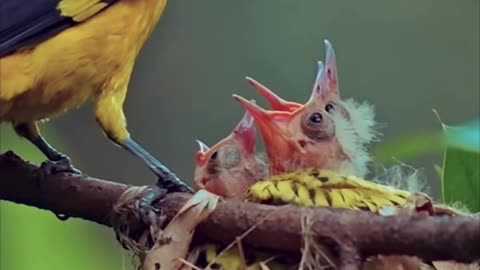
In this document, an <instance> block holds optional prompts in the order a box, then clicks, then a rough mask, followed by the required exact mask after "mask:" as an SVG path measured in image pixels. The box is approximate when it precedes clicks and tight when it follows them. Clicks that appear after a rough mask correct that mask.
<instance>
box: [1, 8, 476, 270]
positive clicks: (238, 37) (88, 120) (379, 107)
mask: <svg viewBox="0 0 480 270" xmlns="http://www.w3.org/2000/svg"><path fill="white" fill-rule="evenodd" d="M479 10H480V6H479V1H478V0H462V1H447V0H424V1H413V0H408V1H373V0H371V1H354V0H350V1H341V2H340V1H318V0H303V1H286V0H275V1H274V0H270V1H251V0H250V1H221V0H207V1H170V2H169V3H168V4H167V8H166V11H165V14H164V16H163V18H162V19H161V21H160V24H159V25H158V27H157V28H156V30H155V32H154V33H153V35H152V37H151V38H150V40H149V41H148V42H147V44H146V45H145V47H144V49H143V51H142V52H141V55H140V56H139V58H138V61H137V64H136V67H135V70H134V74H133V78H132V82H131V84H130V91H129V93H128V98H127V102H126V104H125V112H126V115H127V118H128V127H129V130H130V132H131V134H132V135H133V138H134V139H136V140H137V141H138V142H140V143H141V144H142V145H143V146H145V147H146V148H147V149H149V151H151V153H152V154H154V155H155V156H156V157H158V158H159V159H160V160H162V161H163V162H164V163H165V164H167V165H168V166H169V167H170V168H171V169H172V170H173V171H174V172H176V173H177V175H178V176H180V177H181V178H183V179H186V180H190V179H191V178H192V174H193V161H194V159H193V157H194V153H195V151H196V145H195V139H196V138H199V139H201V140H203V141H205V142H206V143H207V144H214V143H215V142H216V141H217V140H218V139H220V138H222V137H224V136H225V135H226V134H228V133H229V132H230V131H231V129H232V128H233V126H234V125H235V124H236V123H237V121H238V120H239V119H240V117H241V116H242V114H243V111H242V109H241V108H240V106H238V105H237V104H236V103H234V102H233V100H232V98H231V95H232V94H233V93H237V94H241V95H243V96H245V97H247V98H255V99H256V100H257V102H258V103H259V104H261V105H265V103H264V102H263V101H262V100H260V98H259V97H258V95H256V93H255V91H254V90H253V89H252V88H250V87H249V86H248V84H247V83H246V81H245V80H244V77H245V76H247V75H248V76H252V77H253V78H255V79H257V80H258V81H260V82H262V83H264V84H265V85H267V86H268V87H270V88H271V89H274V90H275V91H276V92H277V93H279V95H281V96H282V97H284V98H286V99H289V100H295V101H299V102H303V101H305V100H306V99H307V98H308V96H309V94H310V90H311V87H312V84H313V79H314V76H315V72H316V62H317V60H323V59H324V46H323V40H324V39H329V40H330V41H331V42H332V43H333V45H334V47H335V50H336V53H337V61H338V68H339V78H340V87H341V91H342V95H343V96H344V97H354V98H355V99H358V100H368V101H370V102H371V103H373V104H375V108H376V112H377V119H378V121H380V122H382V123H384V124H386V127H385V128H383V129H382V132H383V134H384V137H383V140H382V141H383V142H385V143H388V142H389V141H392V140H395V139H396V138H401V137H404V136H411V135H415V134H422V133H430V132H435V131H439V130H440V129H441V126H440V123H439V121H438V120H437V118H436V116H435V115H434V114H433V112H432V109H436V110H437V111H438V112H439V114H440V115H441V118H442V120H443V121H444V122H446V123H448V124H460V123H461V122H464V121H466V120H471V119H474V118H478V117H479V116H480V104H479V103H480V96H479V95H480V89H479V73H480V72H479V48H480V45H479V24H480V23H479ZM0 128H1V129H0V151H1V152H4V151H6V150H9V149H12V150H14V151H15V152H17V153H18V154H20V155H21V156H22V157H24V158H26V159H29V160H31V161H33V162H36V163H39V162H41V161H42V160H43V159H44V157H43V156H42V155H40V153H39V152H38V151H37V150H36V149H34V148H33V147H32V146H31V145H30V144H28V143H27V142H26V141H25V140H20V139H18V138H17V137H16V136H15V135H14V134H13V132H12V131H11V129H10V126H7V125H2V126H1V127H0ZM41 128H42V131H43V132H44V133H45V135H46V137H47V139H48V140H49V141H50V142H51V143H52V144H54V145H55V146H56V147H57V148H59V149H60V150H62V151H63V152H65V153H67V154H69V155H70V156H71V157H72V158H73V160H74V162H75V165H76V166H77V167H78V168H80V169H81V170H82V171H84V172H85V173H87V174H88V175H93V176H96V177H100V178H105V179H114V180H116V181H119V182H123V183H129V184H136V185H145V184H151V183H153V182H154V181H155V179H154V177H153V176H152V174H150V172H149V171H148V170H147V169H146V168H145V167H144V166H143V165H142V164H141V163H140V162H139V161H138V160H136V159H135V158H133V157H131V156H130V155H129V154H128V153H126V152H124V151H123V150H121V149H119V148H117V147H115V146H113V145H112V144H111V143H110V142H109V141H108V140H107V139H106V138H105V137H104V136H103V135H102V133H101V132H100V129H99V128H98V126H97V124H96V122H95V121H94V118H93V112H92V106H91V105H87V106H84V107H83V108H81V109H79V110H77V111H73V112H70V113H69V114H67V115H65V116H62V117H59V118H57V119H54V121H51V122H48V123H46V124H43V125H42V127H41ZM401 161H403V160H401ZM441 161H442V155H441V153H437V154H433V155H426V156H423V157H421V158H416V159H414V160H407V161H404V162H406V163H408V164H409V165H412V166H414V167H415V168H418V169H421V172H422V174H424V175H425V177H426V178H427V179H428V181H429V186H430V189H431V193H432V195H434V196H435V197H436V198H438V197H439V188H438V181H439V180H438V176H437V175H436V174H435V172H434V169H433V166H434V165H435V164H441ZM0 207H1V209H0V269H2V270H3V269H5V270H24V269H38V270H43V269H50V270H56V269H67V268H68V269H69V270H77V269H78V270H80V269H82V270H83V269H105V270H109V269H112V270H113V269H134V268H133V266H132V263H131V259H130V258H129V255H128V254H127V253H125V252H123V251H122V249H121V248H120V247H119V246H118V245H117V243H116V242H115V238H114V235H113V233H112V231H111V230H109V229H107V228H102V227H100V226H97V225H95V224H90V223H88V222H84V221H82V220H68V221H66V222H60V221H58V220H57V219H56V218H55V217H54V215H53V214H52V213H50V212H46V211H41V210H38V209H34V208H28V207H24V206H19V205H14V204H11V203H5V202H1V204H0Z"/></svg>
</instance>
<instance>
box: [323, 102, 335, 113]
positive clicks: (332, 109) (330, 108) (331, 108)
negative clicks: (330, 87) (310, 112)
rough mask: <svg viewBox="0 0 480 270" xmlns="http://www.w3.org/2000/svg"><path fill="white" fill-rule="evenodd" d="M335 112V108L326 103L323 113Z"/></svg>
mask: <svg viewBox="0 0 480 270" xmlns="http://www.w3.org/2000/svg"><path fill="white" fill-rule="evenodd" d="M334 110H335V106H333V104H332V103H328V104H327V105H326V106H325V111H327V112H328V113H331V112H333V111H334Z"/></svg>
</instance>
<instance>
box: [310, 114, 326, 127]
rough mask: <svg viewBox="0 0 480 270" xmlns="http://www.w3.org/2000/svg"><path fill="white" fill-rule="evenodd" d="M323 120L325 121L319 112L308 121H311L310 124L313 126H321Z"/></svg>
mask: <svg viewBox="0 0 480 270" xmlns="http://www.w3.org/2000/svg"><path fill="white" fill-rule="evenodd" d="M322 120H323V115H322V114H321V113H319V112H315V113H312V114H311V115H310V116H309V117H308V121H310V123H312V124H320V123H322Z"/></svg>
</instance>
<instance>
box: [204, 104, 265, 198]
mask: <svg viewBox="0 0 480 270" xmlns="http://www.w3.org/2000/svg"><path fill="white" fill-rule="evenodd" d="M197 143H198V146H199V150H198V152H197V153H196V158H195V173H194V182H195V185H196V188H197V189H201V188H202V189H206V190H208V191H210V192H212V193H214V194H217V195H220V196H222V197H225V198H238V197H242V196H243V195H244V194H245V191H246V190H247V189H248V188H249V187H250V186H251V185H252V184H253V183H255V182H256V181H257V180H260V179H263V178H265V177H266V165H265V164H264V163H263V161H262V160H261V159H259V158H258V157H257V156H256V154H255V144H256V128H255V125H254V123H253V118H252V115H251V114H250V113H249V112H245V114H244V116H243V118H242V119H241V120H240V122H239V123H238V125H237V126H236V127H235V129H234V130H233V131H232V132H231V133H230V134H229V135H228V136H227V137H225V138H223V139H222V140H220V141H219V142H217V143H216V144H215V145H214V146H213V147H211V148H209V147H208V146H207V145H206V144H204V143H203V142H201V141H200V140H197Z"/></svg>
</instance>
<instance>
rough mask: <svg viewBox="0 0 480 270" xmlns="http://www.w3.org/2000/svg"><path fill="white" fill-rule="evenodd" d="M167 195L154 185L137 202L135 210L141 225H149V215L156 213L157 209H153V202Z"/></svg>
mask: <svg viewBox="0 0 480 270" xmlns="http://www.w3.org/2000/svg"><path fill="white" fill-rule="evenodd" d="M167 193H168V192H167V190H166V189H163V188H160V187H158V186H157V185H154V186H152V188H151V189H149V190H148V191H147V192H146V193H145V194H143V195H142V197H141V198H140V199H139V200H138V201H137V204H136V208H137V211H138V215H139V216H140V219H141V220H142V221H143V223H145V224H147V225H149V224H151V220H152V217H151V214H152V213H156V212H158V209H156V208H155V207H153V204H154V202H156V201H158V200H160V199H162V198H163V197H165V195H167Z"/></svg>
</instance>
